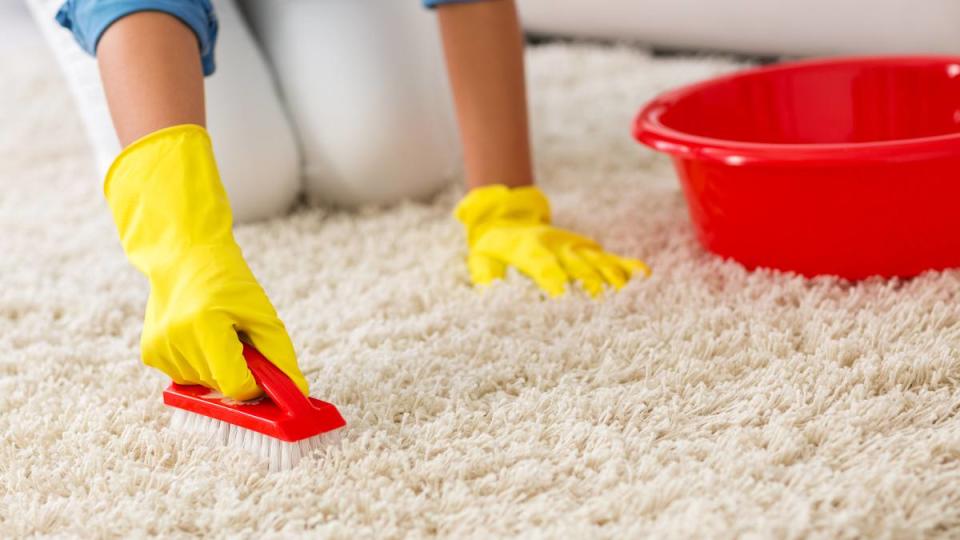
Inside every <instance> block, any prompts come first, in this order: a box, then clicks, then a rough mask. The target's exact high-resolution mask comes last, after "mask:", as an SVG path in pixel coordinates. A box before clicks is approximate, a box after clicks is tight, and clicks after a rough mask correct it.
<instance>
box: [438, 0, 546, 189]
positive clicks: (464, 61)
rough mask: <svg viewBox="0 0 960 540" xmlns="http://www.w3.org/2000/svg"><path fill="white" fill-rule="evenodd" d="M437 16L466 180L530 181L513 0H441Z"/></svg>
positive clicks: (474, 183)
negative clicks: (450, 1) (443, 1)
mask: <svg viewBox="0 0 960 540" xmlns="http://www.w3.org/2000/svg"><path fill="white" fill-rule="evenodd" d="M437 17H438V19H439V25H440V34H441V37H442V40H443V49H444V54H445V56H446V62H447V73H448V76H449V78H450V85H451V87H452V89H453V98H454V104H455V106H456V112H457V120H458V124H459V128H460V138H461V140H462V143H463V154H464V163H465V168H466V176H467V185H468V186H469V187H470V188H471V189H473V188H477V187H482V186H485V185H489V184H504V185H506V186H509V187H520V186H527V185H530V184H532V182H533V165H532V159H531V156H530V140H529V127H528V123H527V122H528V120H527V98H526V84H525V81H524V65H523V35H522V33H521V31H520V21H519V18H518V16H517V9H516V5H515V4H514V0H487V1H482V2H470V3H454V4H443V5H440V6H438V7H437Z"/></svg>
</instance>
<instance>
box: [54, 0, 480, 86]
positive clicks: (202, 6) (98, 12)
mask: <svg viewBox="0 0 960 540" xmlns="http://www.w3.org/2000/svg"><path fill="white" fill-rule="evenodd" d="M476 1H479V0H423V5H424V6H426V7H428V8H433V7H436V6H439V5H441V4H456V3H462V2H476ZM138 11H160V12H163V13H168V14H170V15H173V16H174V17H176V18H178V19H180V20H181V21H183V23H184V24H186V25H187V26H188V27H190V29H191V30H193V33H194V34H196V35H197V42H198V43H199V44H200V56H201V59H202V62H203V74H204V75H210V74H212V73H213V71H214V70H215V69H216V63H215V62H214V59H213V51H214V48H215V46H216V43H217V29H218V28H219V27H218V25H217V16H216V13H214V11H213V6H212V5H211V4H210V0H66V1H65V2H64V3H63V5H62V6H60V11H58V12H57V22H58V23H60V26H63V27H64V28H66V29H67V30H70V31H71V32H73V37H74V39H76V40H77V43H79V44H80V46H81V47H83V50H85V51H87V52H88V53H90V54H92V55H96V53H97V43H98V42H99V41H100V36H102V35H103V33H104V32H105V31H106V30H107V28H109V27H110V25H111V24H113V23H114V22H116V21H117V20H119V19H121V18H122V17H125V16H127V15H130V14H131V13H136V12H138Z"/></svg>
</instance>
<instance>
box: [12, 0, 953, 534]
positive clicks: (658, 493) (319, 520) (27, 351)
mask: <svg viewBox="0 0 960 540" xmlns="http://www.w3.org/2000/svg"><path fill="white" fill-rule="evenodd" d="M4 9H6V7H5V8H4ZM5 19H6V18H5V17H4V16H0V21H4V20H5ZM0 35H4V31H2V29H0ZM5 47H7V48H5V49H0V78H2V80H3V81H4V83H3V84H2V85H0V126H3V128H2V130H0V230H2V231H3V235H2V237H0V246H2V249H0V251H2V253H3V256H2V257H0V280H2V287H0V350H2V351H3V353H2V354H0V433H2V434H3V443H2V444H0V528H2V530H3V531H4V535H8V536H12V537H19V536H25V535H29V534H40V535H51V536H70V537H137V536H143V535H147V534H163V535H167V536H185V535H194V534H203V535H207V536H211V537H238V536H240V537H249V536H261V535H267V536H275V537H287V536H310V537H330V538H401V537H429V536H444V537H457V538H460V537H489V536H522V537H526V538H529V537H552V538H555V537H596V538H614V537H617V538H623V537H640V536H651V537H657V538H698V537H712V538H733V537H742V536H753V537H773V538H807V537H818V538H859V537H877V538H922V537H956V536H957V535H960V489H958V488H957V486H958V485H960V417H958V415H957V412H958V410H960V359H958V358H960V355H958V350H960V298H958V291H960V272H945V273H931V274H928V275H924V276H921V277H919V278H917V279H914V280H910V281H880V280H871V281H867V282H864V283H860V284H856V285H852V284H848V283H842V282H837V281H835V280H832V279H816V280H806V279H802V278H799V277H796V276H791V275H786V274H780V273H774V272H767V271H760V272H754V273H751V272H747V271H745V270H744V269H743V268H742V267H740V266H739V265H737V264H736V263H733V262H728V261H722V260H719V259H717V258H715V257H713V256H711V255H709V254H707V253H705V252H704V251H703V250H702V249H701V248H700V247H699V246H698V244H697V242H696V241H695V239H694V237H693V235H692V233H691V230H690V225H689V222H688V218H687V214H686V209H685V206H684V201H683V197H682V195H681V193H680V192H679V190H678V189H677V185H676V183H675V180H674V179H673V175H672V170H671V168H670V164H669V163H668V162H667V161H666V160H665V159H663V158H662V157H660V156H657V155H654V154H653V153H652V152H649V151H647V150H645V149H643V148H640V147H639V146H638V145H636V144H635V143H634V142H633V141H632V140H631V139H630V137H629V124H630V120H631V117H632V115H633V114H634V112H635V111H636V109H637V108H638V107H639V105H640V104H642V103H643V102H644V101H645V100H647V99H649V98H650V97H652V96H653V95H654V94H656V93H657V92H659V91H662V90H664V89H666V88H668V87H671V86H674V85H676V84H680V83H682V82H687V81H691V80H695V79H699V78H703V77H707V76H710V75H713V74H716V73H720V72H723V71H727V70H730V69H733V68H735V67H737V66H736V65H734V64H733V63H731V62H729V61H726V60H723V59H710V58H701V59H689V58H667V59H655V58H652V57H650V56H648V55H647V54H646V53H644V52H642V51H638V50H632V49H627V48H617V47H604V46H596V45H590V46H577V45H558V44H552V45H545V46H540V47H535V48H532V49H531V50H530V52H529V68H530V81H531V85H530V87H531V93H532V98H531V99H532V108H533V132H534V141H535V147H536V150H537V168H538V174H539V176H540V178H541V179H542V183H543V186H544V189H545V190H546V191H547V192H548V194H549V195H550V196H551V198H552V200H553V203H554V207H555V215H556V221H557V223H559V224H560V225H563V226H566V227H570V228H573V229H576V230H578V231H581V232H583V233H585V234H589V235H592V236H594V237H596V238H597V239H598V240H600V241H601V242H603V243H604V244H605V245H607V246H608V247H609V248H611V249H613V250H616V251H618V252H622V253H625V254H628V255H631V256H636V257H642V258H644V259H646V260H647V262H649V263H650V264H651V266H652V267H653V269H654V275H653V277H652V278H650V279H649V280H646V281H637V282H634V283H631V284H630V285H629V286H628V287H626V288H625V289H624V290H623V291H621V292H620V293H617V294H609V295H607V296H606V297H605V298H604V299H603V300H600V301H594V300H591V299H590V298H588V297H587V296H586V295H584V294H582V293H579V292H576V293H573V294H570V295H567V296H565V297H563V298H561V299H558V300H550V299H546V298H544V297H543V296H542V295H540V294H539V293H538V292H537V290H536V289H535V288H534V287H533V286H531V284H530V283H529V282H528V281H527V280H526V279H525V278H523V277H522V276H519V275H516V274H514V275H511V276H510V277H509V279H507V280H506V282H503V283H500V284H498V285H497V286H495V287H493V288H491V289H489V290H487V291H485V292H479V291H477V290H474V289H473V288H472V287H470V286H469V284H468V279H467V272H466V268H465V265H464V256H465V248H464V241H463V238H462V232H461V230H460V228H459V226H458V224H457V223H456V222H455V221H454V220H452V219H451V218H450V211H451V208H452V206H453V204H454V202H455V201H456V199H457V197H458V196H459V195H460V194H461V191H460V188H459V187H458V186H451V188H450V189H449V190H447V191H446V192H444V193H442V194H440V195H439V196H438V197H436V198H435V199H434V200H432V201H429V202H426V203H406V204H401V205H398V206H395V207H391V208H386V209H379V210H371V211H369V212H364V213H347V212H342V211H335V210H331V209H325V208H302V209H300V210H298V211H296V212H295V213H293V214H292V215H290V216H288V217H285V218H282V219H276V220H273V221H270V222H267V223H261V224H256V225H248V226H243V227H240V228H239V229H238V230H237V236H238V240H239V242H240V243H241V245H242V246H243V248H244V250H245V252H246V253H248V255H249V260H250V264H251V266H252V268H253V269H254V271H255V272H256V274H257V275H258V277H259V278H260V279H261V281H262V282H263V284H264V286H265V287H266V289H267V290H268V292H269V293H270V295H271V298H272V299H273V300H274V302H275V303H276V305H277V307H278V310H279V312H280V313H281V315H282V316H283V318H284V319H285V320H286V322H287V325H288V328H289V330H290V332H291V334H292V336H293V339H294V341H295V343H296V346H297V348H298V351H299V354H300V358H301V362H302V365H303V368H304V371H305V373H306V375H307V377H308V378H309V379H310V381H311V384H312V388H313V391H314V394H315V395H317V396H319V397H322V398H324V399H327V400H330V401H332V402H334V403H336V404H338V405H339V406H340V408H341V410H342V411H343V413H344V415H345V416H346V417H347V420H348V422H349V428H348V430H347V431H346V433H345V434H344V436H343V438H342V440H341V442H340V443H338V444H334V445H331V446H328V447H326V448H324V449H323V450H322V451H319V452H317V453H316V454H314V455H313V456H311V457H310V458H308V459H306V460H305V461H303V462H301V465H300V466H299V467H298V468H296V469H294V470H292V471H288V472H284V473H279V474H268V473H266V472H265V471H264V470H263V468H262V467H260V466H259V465H258V464H257V463H256V462H255V461H253V460H251V459H250V458H248V457H247V456H246V455H244V454H242V453H238V452H234V451H231V450H229V449H211V448H208V447H206V446H204V445H202V444H200V443H199V442H198V441H197V440H195V439H192V438H190V437H184V436H181V435H178V434H177V433H174V432H171V431H170V430H168V429H167V425H168V422H169V412H168V411H167V410H165V408H164V407H163V405H162V404H161V402H160V392H161V390H162V388H163V386H164V384H165V381H164V379H163V378H162V377H161V376H159V375H158V374H157V373H155V372H154V371H152V370H150V369H148V368H145V367H143V366H142V365H141V364H140V363H139V361H138V338H139V331H140V325H141V317H142V312H143V307H144V302H145V300H146V295H147V288H146V284H145V281H144V280H143V279H142V278H141V276H140V275H138V274H137V273H136V272H135V271H134V270H132V269H131V268H130V267H129V266H128V265H127V263H126V261H125V260H124V258H123V255H122V253H121V252H120V249H119V246H118V243H117V240H116V234H115V232H114V229H113V226H112V223H111V221H110V217H109V215H108V212H107V211H106V207H105V205H104V203H103V201H102V195H101V193H100V181H99V179H98V178H97V177H96V174H95V173H94V167H93V164H92V161H91V158H90V155H89V152H90V151H89V148H88V147H87V145H86V143H85V141H84V138H83V132H82V129H81V126H80V123H79V120H78V117H77V115H76V112H75V111H74V109H73V104H72V102H71V101H70V99H69V97H68V96H67V94H66V91H65V89H64V86H63V82H62V80H61V79H60V77H59V75H58V73H57V72H56V70H55V67H54V66H53V65H52V64H51V63H50V61H49V57H48V56H47V54H46V52H45V51H43V50H42V49H39V48H37V47H36V46H29V45H23V46H22V47H19V48H18V49H17V52H16V53H12V52H10V49H9V43H8V45H6V46H5Z"/></svg>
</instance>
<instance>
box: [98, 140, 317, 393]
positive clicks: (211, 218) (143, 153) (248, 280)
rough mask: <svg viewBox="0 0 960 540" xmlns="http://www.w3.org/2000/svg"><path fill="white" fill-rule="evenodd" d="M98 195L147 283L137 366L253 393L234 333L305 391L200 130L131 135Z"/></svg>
mask: <svg viewBox="0 0 960 540" xmlns="http://www.w3.org/2000/svg"><path fill="white" fill-rule="evenodd" d="M104 194H105V195H106V197H107V202H108V204H109V205H110V209H111V211H112V212H113V217H114V221H115V222H116V224H117V229H118V230H119V232H120V241H121V243H122V244H123V249H124V251H125V252H126V254H127V258H128V259H129V260H130V262H131V263H133V265H134V266H136V267H137V268H138V269H139V270H140V271H141V272H143V273H144V274H146V276H147V278H148V279H149V281H150V298H149V300H148V301H147V312H146V318H145V320H144V323H143V334H142V337H141V343H140V346H141V354H142V356H143V362H144V363H145V364H147V365H149V366H153V367H155V368H157V369H159V370H161V371H163V372H164V373H166V374H167V375H169V376H170V377H171V378H172V379H173V380H174V381H175V382H177V383H180V384H202V385H204V386H206V387H208V388H212V389H215V390H218V391H220V393H222V394H223V395H225V396H228V397H231V398H233V399H238V400H246V399H251V398H255V397H257V396H259V395H260V393H261V391H260V389H259V388H258V387H257V385H256V383H255V382H254V380H253V376H252V375H251V374H250V371H249V370H248V369H247V364H246V362H245V361H244V359H243V354H242V345H241V344H240V339H239V336H238V332H242V333H243V334H244V335H245V336H246V338H245V339H246V340H249V342H250V344H251V345H253V346H254V347H256V348H257V349H259V350H260V352H262V353H263V355H264V356H266V357H267V358H269V359H270V361H271V362H273V363H274V364H275V365H276V366H277V367H278V368H280V369H281V370H282V371H283V372H284V373H286V374H287V375H288V376H289V377H290V378H291V379H293V381H294V382H295V383H296V384H297V386H298V387H299V388H300V390H302V391H303V393H304V394H307V393H308V391H309V389H308V387H307V381H306V379H305V378H304V377H303V374H302V373H301V372H300V368H299V367H298V366H297V358H296V353H295V352H294V349H293V344H292V343H291V341H290V337H289V336H288V335H287V331H286V328H285V327H284V325H283V322H281V321H280V318H279V317H278V316H277V312H276V310H275V309H274V308H273V305H272V304H271V303H270V300H269V299H268V298H267V295H266V293H264V291H263V289H262V288H261V287H260V284H259V283H257V280H256V278H255V277H254V276H253V273H252V272H251V271H250V268H249V267H248V266H247V263H246V261H244V259H243V254H242V253H241V252H240V247H239V246H238V245H237V243H236V241H235V240H234V238H233V232H232V230H231V227H232V223H233V215H232V213H231V211H230V203H229V202H228V200H227V194H226V192H225V191H224V189H223V185H222V184H221V183H220V175H219V174H218V172H217V165H216V162H215V161H214V157H213V148H212V146H211V144H210V137H209V136H208V135H207V132H206V130H205V129H203V128H202V127H200V126H195V125H182V126H174V127H170V128H166V129H163V130H160V131H157V132H154V133H151V134H150V135H147V136H146V137H143V138H142V139H140V140H138V141H136V142H134V143H133V144H131V145H130V146H128V147H127V148H126V149H125V150H124V151H123V152H122V153H121V154H120V155H119V156H118V157H117V159H116V161H114V163H113V165H112V166H111V167H110V170H109V171H108V172H107V178H106V182H105V184H104Z"/></svg>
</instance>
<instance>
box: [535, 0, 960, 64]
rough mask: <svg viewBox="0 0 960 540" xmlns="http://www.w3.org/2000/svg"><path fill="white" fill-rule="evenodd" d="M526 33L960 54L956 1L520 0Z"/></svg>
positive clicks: (784, 49) (765, 50)
mask: <svg viewBox="0 0 960 540" xmlns="http://www.w3.org/2000/svg"><path fill="white" fill-rule="evenodd" d="M518 3H519V7H520V12H521V16H522V18H523V21H524V25H525V27H526V28H527V30H528V31H531V32H536V33H546V34H560V35H569V36H578V37H597V38H613V39H627V40H631V41H638V42H641V43H645V44H649V45H654V46H659V47H664V48H674V49H700V50H720V51H730V52H740V53H747V54H757V55H800V56H814V55H831V54H879V53H951V54H953V53H960V0H590V1H586V0H518Z"/></svg>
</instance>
